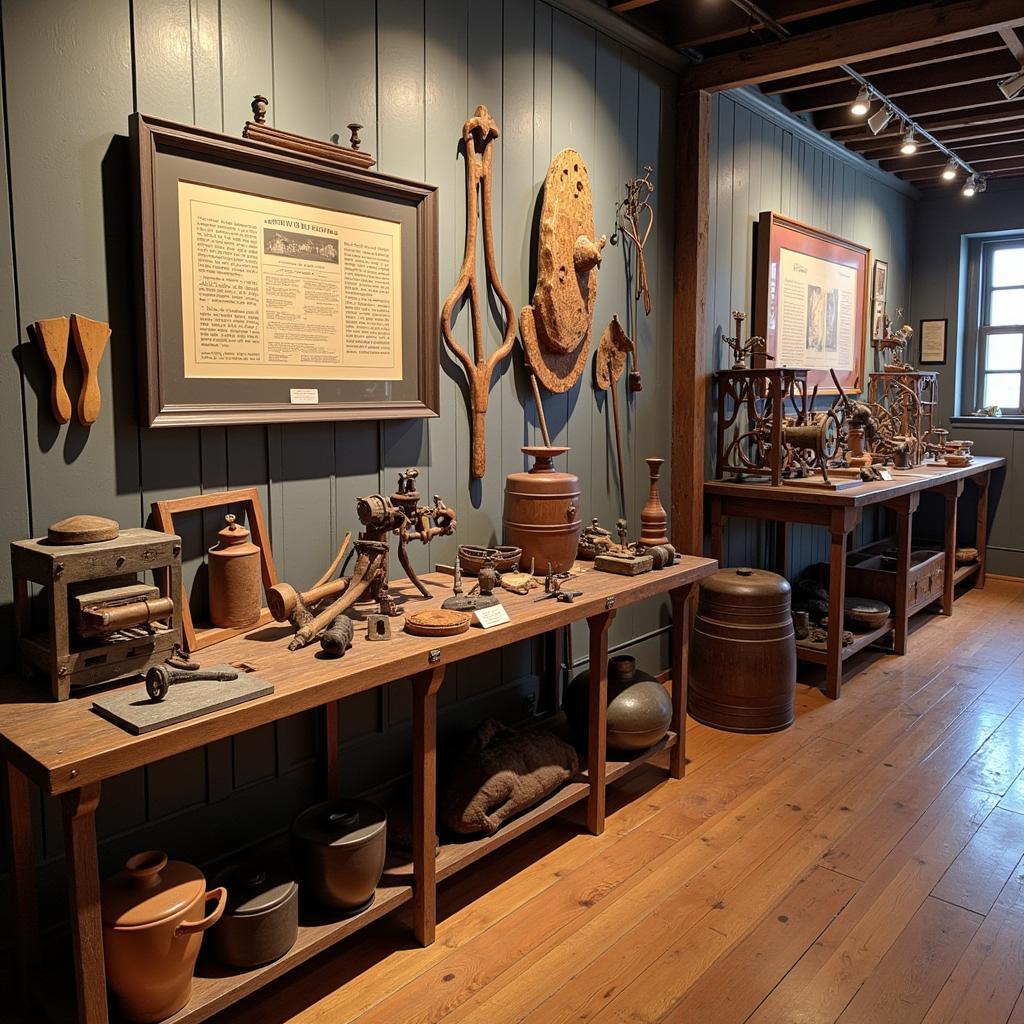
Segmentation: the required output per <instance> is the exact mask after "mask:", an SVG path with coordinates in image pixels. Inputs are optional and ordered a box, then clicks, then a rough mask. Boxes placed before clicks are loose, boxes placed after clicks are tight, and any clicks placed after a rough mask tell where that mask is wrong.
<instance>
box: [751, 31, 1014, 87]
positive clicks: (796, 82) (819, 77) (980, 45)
mask: <svg viewBox="0 0 1024 1024" xmlns="http://www.w3.org/2000/svg"><path fill="white" fill-rule="evenodd" d="M1005 49H1006V47H1005V45H1004V44H1003V41H1002V39H1000V38H999V37H998V36H997V35H984V36H973V37H972V38H970V39H957V40H955V41H954V42H952V43H941V44H940V45H939V46H925V47H922V48H921V49H920V50H908V51H907V52H905V53H891V54H889V55H888V56H886V57H879V58H877V59H876V60H865V61H861V62H860V63H859V64H857V65H856V70H857V71H859V72H860V73H861V74H862V75H864V77H865V78H871V77H872V76H873V75H880V74H888V73H889V72H891V71H906V70H907V69H908V68H916V67H923V66H924V65H927V64H935V63H938V62H940V61H946V60H956V59H957V58H958V57H973V56H976V55H978V54H982V53H1001V52H1003V51H1005ZM849 80H850V76H849V75H847V74H846V72H845V71H842V70H841V69H840V68H837V67H836V68H822V69H821V70H820V71H812V72H811V73H810V74H809V75H793V76H791V77H789V78H778V79H776V80H775V81H774V82H765V83H764V85H763V86H762V87H761V91H762V92H763V93H764V94H765V95H766V96H778V95H779V94H781V93H787V92H798V91H799V90H801V89H817V88H819V87H820V86H823V85H834V84H835V83H836V82H848V81H849Z"/></svg>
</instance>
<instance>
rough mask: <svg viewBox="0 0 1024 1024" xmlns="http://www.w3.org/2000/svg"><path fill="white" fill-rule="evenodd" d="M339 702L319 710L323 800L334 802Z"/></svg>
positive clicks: (338, 736) (337, 777) (333, 701)
mask: <svg viewBox="0 0 1024 1024" xmlns="http://www.w3.org/2000/svg"><path fill="white" fill-rule="evenodd" d="M340 704H341V701H337V700H332V701H330V702H329V703H327V704H325V705H324V706H323V708H322V709H321V712H320V713H321V715H322V716H323V721H322V723H321V734H322V736H323V742H324V763H323V767H324V774H323V783H324V799H325V800H334V799H335V798H336V797H337V796H338V782H339V778H340V776H339V774H338V757H339V747H340V745H341V736H340V735H339V728H338V710H339V706H340Z"/></svg>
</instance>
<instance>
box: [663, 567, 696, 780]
mask: <svg viewBox="0 0 1024 1024" xmlns="http://www.w3.org/2000/svg"><path fill="white" fill-rule="evenodd" d="M692 590H693V584H692V583H688V584H687V585H686V586H685V587H677V588H676V589H675V590H673V591H672V593H671V597H672V731H673V732H674V733H675V734H676V745H675V746H674V747H673V748H672V750H671V753H670V754H669V774H670V775H671V776H672V778H673V779H681V778H682V777H683V774H684V773H685V771H686V687H687V680H688V677H689V676H688V674H689V664H688V663H687V653H688V650H689V641H690V593H691V592H692Z"/></svg>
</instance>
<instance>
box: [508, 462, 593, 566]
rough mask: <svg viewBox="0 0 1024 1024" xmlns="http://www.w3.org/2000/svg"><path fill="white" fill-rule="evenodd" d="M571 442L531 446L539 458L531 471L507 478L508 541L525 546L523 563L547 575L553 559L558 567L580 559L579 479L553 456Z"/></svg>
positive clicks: (521, 558) (521, 557) (581, 523)
mask: <svg viewBox="0 0 1024 1024" xmlns="http://www.w3.org/2000/svg"><path fill="white" fill-rule="evenodd" d="M568 450H569V449H568V448H555V447H551V448H546V447H543V446H536V447H533V446H527V447H526V448H524V449H523V452H524V453H525V454H526V455H529V456H531V457H532V458H533V459H534V464H533V466H532V467H531V468H530V471H529V472H528V473H509V475H508V476H507V477H506V478H505V512H504V516H503V522H504V526H505V543H506V544H514V545H515V546H516V547H518V548H521V549H522V552H523V553H522V555H521V556H520V559H519V568H520V569H522V570H523V571H524V572H528V571H529V569H530V566H531V565H532V566H533V571H534V574H535V575H537V576H543V575H544V574H545V573H546V572H547V569H548V563H549V562H550V563H551V568H552V570H553V571H554V572H567V571H568V570H569V569H570V568H571V567H572V563H573V561H575V559H576V549H577V548H578V547H579V540H580V530H581V529H582V528H583V520H582V519H581V518H580V481H579V477H577V476H575V475H574V474H573V473H560V472H558V471H557V470H556V469H555V466H554V461H553V460H554V458H555V457H556V456H557V455H564V454H565V453H566V452H567V451H568Z"/></svg>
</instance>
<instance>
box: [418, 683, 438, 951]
mask: <svg viewBox="0 0 1024 1024" xmlns="http://www.w3.org/2000/svg"><path fill="white" fill-rule="evenodd" d="M443 682H444V667H443V666H441V665H439V666H437V667H436V668H432V669H428V670H427V671H426V672H418V673H417V674H416V675H414V676H413V677H412V738H413V751H412V776H413V795H412V816H413V818H412V872H413V931H414V932H415V934H416V938H417V939H418V940H419V942H420V943H421V944H422V945H424V946H429V945H430V944H431V943H432V942H433V941H434V933H435V931H436V928H437V856H436V841H437V691H438V690H440V689H441V684H442V683H443Z"/></svg>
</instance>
